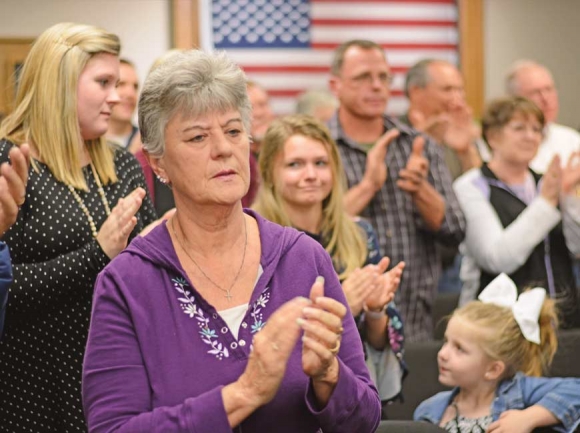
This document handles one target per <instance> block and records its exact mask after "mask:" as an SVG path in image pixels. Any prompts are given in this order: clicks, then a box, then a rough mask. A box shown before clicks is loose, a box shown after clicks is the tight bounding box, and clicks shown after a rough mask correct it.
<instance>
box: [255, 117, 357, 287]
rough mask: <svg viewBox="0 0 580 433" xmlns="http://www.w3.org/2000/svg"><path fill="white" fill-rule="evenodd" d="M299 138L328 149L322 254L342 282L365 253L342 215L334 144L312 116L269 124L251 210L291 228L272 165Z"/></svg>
mask: <svg viewBox="0 0 580 433" xmlns="http://www.w3.org/2000/svg"><path fill="white" fill-rule="evenodd" d="M294 135H302V136H304V137H308V138H311V139H313V140H316V141H319V142H320V143H322V144H323V145H324V146H325V147H326V149H327V150H328V154H329V157H330V168H331V171H332V179H333V181H332V183H333V185H332V189H331V192H330V194H329V195H328V197H326V198H325V199H324V200H323V202H322V226H321V227H320V229H321V234H322V238H323V239H324V240H325V243H326V251H328V253H329V254H330V256H331V257H332V261H333V264H334V267H335V269H336V270H337V272H338V273H339V278H340V279H345V278H347V277H348V275H349V274H350V273H351V272H352V271H354V270H355V269H356V268H358V267H360V266H362V265H363V264H364V262H365V261H366V258H367V254H368V250H367V246H366V239H365V236H364V233H363V231H362V229H361V228H360V227H358V225H357V224H356V223H355V222H354V221H353V220H352V219H351V218H350V217H349V216H348V215H347V214H346V212H345V211H344V209H343V205H342V200H343V195H344V190H345V188H346V180H345V178H344V175H343V167H342V162H341V160H340V155H339V154H338V149H337V146H336V143H335V142H334V140H333V139H332V137H331V136H330V132H329V131H328V129H327V128H326V127H325V126H324V125H323V124H322V123H320V122H319V121H318V120H316V119H314V118H313V117H310V116H306V115H300V114H297V115H292V116H286V117H282V118H279V119H276V120H274V121H273V122H272V124H271V125H270V127H269V128H268V130H267V131H266V135H265V136H264V140H263V142H262V148H261V150H260V157H259V160H258V164H259V168H260V174H261V178H262V183H261V186H260V189H259V191H258V196H257V198H256V202H255V204H254V206H253V208H254V209H255V210H256V211H257V212H258V213H260V214H261V215H262V216H264V217H265V218H267V219H269V220H270V221H273V222H275V223H277V224H280V225H283V226H292V225H293V224H292V221H290V218H289V217H288V215H287V213H286V211H285V210H284V206H283V203H282V199H281V197H280V195H279V193H278V191H277V190H276V182H275V178H276V172H275V165H276V162H277V160H278V158H279V156H280V155H281V153H282V152H283V150H284V145H285V143H286V141H287V140H288V139H289V138H290V137H292V136H294Z"/></svg>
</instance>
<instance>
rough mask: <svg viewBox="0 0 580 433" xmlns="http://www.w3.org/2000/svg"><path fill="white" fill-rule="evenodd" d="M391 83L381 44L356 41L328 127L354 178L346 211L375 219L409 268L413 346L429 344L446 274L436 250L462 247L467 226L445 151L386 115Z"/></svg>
mask: <svg viewBox="0 0 580 433" xmlns="http://www.w3.org/2000/svg"><path fill="white" fill-rule="evenodd" d="M391 80H392V75H391V73H390V70H389V65H388V63H387V59H386V57H385V54H384V51H383V49H382V47H381V46H380V45H378V44H376V43H374V42H371V41H366V40H353V41H349V42H345V43H344V44H342V45H341V46H339V47H338V48H337V49H336V51H335V53H334V59H333V62H332V66H331V78H330V88H331V90H332V91H333V92H334V94H335V95H336V96H337V98H338V99H339V101H340V107H339V109H338V111H337V113H336V114H335V116H334V117H333V118H332V119H331V120H330V121H329V125H328V126H329V128H330V130H331V132H332V135H333V138H334V139H335V140H336V142H337V144H338V147H339V150H340V153H341V156H342V159H343V163H344V167H345V171H346V175H347V179H348V187H349V190H348V193H347V194H346V197H345V207H346V209H347V211H348V212H349V213H350V214H351V215H361V216H363V217H365V218H367V219H369V220H370V222H371V223H372V224H373V226H374V228H375V230H376V231H377V234H378V236H379V243H380V247H381V250H382V253H383V254H384V255H386V256H388V257H390V259H391V263H392V264H396V263H398V262H399V261H404V262H405V263H406V267H405V272H404V274H403V278H402V280H401V284H400V286H399V290H398V293H397V298H396V299H397V306H398V307H399V310H400V311H401V312H402V314H403V317H404V319H405V334H406V337H407V339H409V340H410V341H416V340H428V339H432V338H433V319H432V306H433V300H434V297H435V294H436V287H437V282H438V280H439V274H440V272H441V260H440V258H439V252H438V250H437V249H436V246H435V244H436V241H439V242H441V243H443V244H446V245H458V244H459V243H460V242H461V241H462V240H463V237H464V232H465V220H464V217H463V214H462V212H461V209H460V208H459V204H458V202H457V199H456V197H455V194H454V193H453V189H452V186H451V177H450V174H449V171H448V170H447V167H446V166H445V163H444V161H443V156H442V151H441V149H440V148H439V146H438V145H437V144H436V143H435V142H434V141H432V140H431V139H430V138H428V137H426V136H422V135H420V133H419V132H418V131H416V130H414V129H412V128H410V127H408V126H406V125H403V124H402V123H400V122H398V121H397V120H396V119H394V118H391V117H389V116H386V115H385V114H384V113H385V108H386V106H387V102H388V99H389V90H390V83H391Z"/></svg>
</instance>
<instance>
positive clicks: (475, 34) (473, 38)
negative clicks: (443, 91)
mask: <svg viewBox="0 0 580 433" xmlns="http://www.w3.org/2000/svg"><path fill="white" fill-rule="evenodd" d="M457 5H458V8H459V66H460V68H461V72H462V73H463V79H464V80H465V94H466V98H467V103H468V104H469V106H470V107H471V108H472V109H473V115H474V117H475V118H480V117H481V113H482V112H483V107H484V104H485V95H484V93H485V76H484V61H485V52H484V44H483V20H484V16H483V0H457Z"/></svg>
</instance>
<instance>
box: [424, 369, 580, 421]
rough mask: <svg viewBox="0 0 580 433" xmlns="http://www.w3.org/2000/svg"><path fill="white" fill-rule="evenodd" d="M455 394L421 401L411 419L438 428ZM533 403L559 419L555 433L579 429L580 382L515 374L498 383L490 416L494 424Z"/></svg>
mask: <svg viewBox="0 0 580 433" xmlns="http://www.w3.org/2000/svg"><path fill="white" fill-rule="evenodd" d="M458 392H459V388H454V389H453V390H451V391H443V392H440V393H438V394H436V395H434V396H433V397H431V398H429V399H427V400H425V401H424V402H422V403H421V404H420V405H419V407H417V409H416V410H415V413H414V415H413V419H414V420H415V421H427V422H430V423H432V424H436V425H439V423H440V422H441V418H442V417H443V413H444V412H445V409H447V407H448V406H449V404H450V403H451V402H452V401H453V399H454V398H455V396H456V395H457V393H458ZM536 404H538V405H540V406H542V407H544V408H546V409H548V410H549V411H550V412H552V414H553V415H554V416H555V417H556V418H558V419H559V420H560V422H561V424H559V425H558V426H557V427H555V430H556V431H560V432H573V431H574V430H575V429H576V427H578V426H580V379H576V378H556V377H549V378H547V377H530V376H526V375H524V374H523V373H517V374H516V375H515V376H514V377H513V378H512V379H509V380H504V381H503V382H501V383H500V384H499V387H498V389H497V392H496V397H495V399H494V401H493V405H492V407H491V415H492V417H493V420H494V421H496V420H497V419H498V418H499V416H500V415H501V414H502V413H503V412H505V411H507V410H513V409H516V410H523V409H527V408H528V407H530V406H533V405H536Z"/></svg>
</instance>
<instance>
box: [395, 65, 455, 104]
mask: <svg viewBox="0 0 580 433" xmlns="http://www.w3.org/2000/svg"><path fill="white" fill-rule="evenodd" d="M433 63H445V64H449V65H451V63H449V62H447V61H445V60H441V59H423V60H419V61H418V62H417V63H415V64H414V65H413V66H411V67H410V68H409V70H408V71H407V75H406V76H405V96H406V97H407V98H409V90H410V89H411V87H418V88H420V89H424V88H425V87H427V84H429V82H430V81H431V76H430V75H429V66H430V65H432V64H433ZM453 66H455V65H453Z"/></svg>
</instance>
